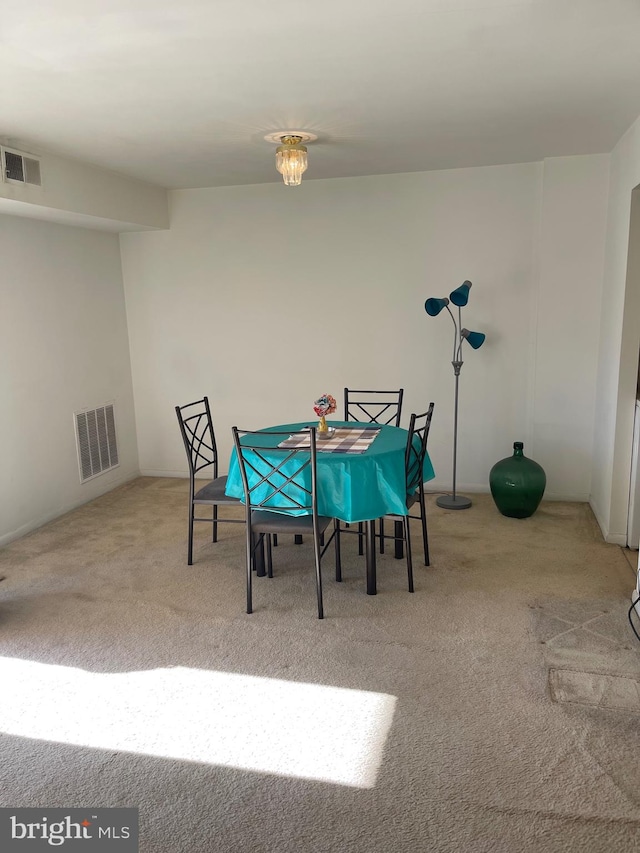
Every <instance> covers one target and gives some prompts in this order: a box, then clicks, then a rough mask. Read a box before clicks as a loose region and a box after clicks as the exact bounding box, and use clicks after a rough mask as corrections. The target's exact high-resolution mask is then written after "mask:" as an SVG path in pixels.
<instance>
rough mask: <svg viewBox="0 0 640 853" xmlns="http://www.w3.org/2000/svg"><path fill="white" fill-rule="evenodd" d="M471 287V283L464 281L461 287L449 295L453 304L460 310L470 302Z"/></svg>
mask: <svg viewBox="0 0 640 853" xmlns="http://www.w3.org/2000/svg"><path fill="white" fill-rule="evenodd" d="M470 287H471V282H470V281H463V282H462V284H461V285H460V287H456V289H455V290H454V291H453V292H452V293H450V294H449V299H451V301H452V302H453V304H454V305H457V306H458V308H462V307H463V306H465V305H466V304H467V302H468V301H469V288H470Z"/></svg>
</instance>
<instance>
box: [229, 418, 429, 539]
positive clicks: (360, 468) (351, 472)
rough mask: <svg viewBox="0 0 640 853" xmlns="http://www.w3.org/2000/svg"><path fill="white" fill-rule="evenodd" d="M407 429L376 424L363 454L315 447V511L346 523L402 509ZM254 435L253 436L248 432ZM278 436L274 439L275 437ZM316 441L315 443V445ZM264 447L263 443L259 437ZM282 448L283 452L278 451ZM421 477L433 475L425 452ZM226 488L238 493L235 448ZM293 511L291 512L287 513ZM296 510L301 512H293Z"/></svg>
mask: <svg viewBox="0 0 640 853" xmlns="http://www.w3.org/2000/svg"><path fill="white" fill-rule="evenodd" d="M316 425H317V421H312V422H309V421H305V422H303V423H298V424H283V425H282V426H274V427H269V429H272V430H282V431H288V430H290V431H292V432H293V431H295V430H299V429H302V428H303V427H305V426H316ZM329 425H330V426H335V427H339V426H354V422H353V421H350V422H349V423H347V422H345V421H330V422H329ZM408 435H409V433H408V431H407V430H406V429H401V428H400V427H393V426H381V427H380V432H379V433H378V435H377V436H376V438H375V440H374V442H373V443H372V444H371V446H370V447H369V448H368V449H367V450H365V452H364V453H328V452H322V451H321V450H319V451H318V454H317V473H318V512H319V514H320V515H327V516H329V517H331V518H339V519H340V520H341V521H344V522H346V523H348V524H352V523H354V522H358V521H369V520H371V519H375V518H380V517H381V516H383V515H387V514H388V513H393V514H396V515H406V514H407V503H406V498H407V495H406V488H407V487H406V475H405V463H404V457H405V449H406V446H407V438H408ZM252 438H253V439H255V436H252ZM281 440H282V437H279V438H278V441H281ZM319 444H320V443H319V442H318V445H319ZM264 446H265V447H269V439H268V437H266V436H265V438H264ZM278 452H279V453H283V452H285V451H282V450H280V451H278ZM423 475H424V479H423V482H427V480H432V479H433V477H434V476H435V474H434V471H433V466H432V464H431V460H430V458H429V455H428V454H427V455H426V456H425V460H424V467H423ZM226 493H227V495H229V496H230V497H234V498H240V499H241V500H242V499H243V498H244V489H243V487H242V477H241V474H240V467H239V465H238V459H237V457H236V452H235V448H234V449H233V451H232V453H231V458H230V459H229V475H228V478H227V488H226ZM291 514H292V515H295V514H296V512H291ZM298 514H301V513H298Z"/></svg>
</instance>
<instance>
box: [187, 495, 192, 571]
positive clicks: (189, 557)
mask: <svg viewBox="0 0 640 853" xmlns="http://www.w3.org/2000/svg"><path fill="white" fill-rule="evenodd" d="M187 565H188V566H192V565H193V504H191V506H190V508H189V544H188V545H187Z"/></svg>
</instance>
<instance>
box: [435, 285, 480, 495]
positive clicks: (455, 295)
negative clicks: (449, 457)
mask: <svg viewBox="0 0 640 853" xmlns="http://www.w3.org/2000/svg"><path fill="white" fill-rule="evenodd" d="M470 289H471V282H470V281H463V282H462V284H461V285H460V287H457V288H456V289H455V290H454V291H452V292H451V293H450V294H449V297H450V299H451V302H452V303H453V304H454V305H455V306H456V307H457V309H458V322H456V318H455V317H454V316H453V314H452V313H451V309H450V308H449V299H447V298H446V297H443V298H442V299H438V298H433V297H432V298H430V299H427V301H426V302H425V303H424V310H425V311H426V312H427V314H428V315H429V316H430V317H437V316H438V314H439V313H440V312H441V311H442V309H443V308H446V309H447V311H448V313H449V316H450V317H451V322H452V323H453V357H452V359H451V364H452V365H453V374H454V376H455V395H454V405H453V490H452V494H450V495H440V497H438V498H436V504H437V505H438V506H440V507H443V509H468V508H469V507H470V506H471V500H470V498H467V497H464V495H457V494H456V468H457V464H458V383H459V381H460V371H461V370H462V364H463V362H462V343H463V341H465V340H466V341H467V342H468V343H469V345H470V346H471V347H472V348H473V349H479V348H480V347H481V346H482V344H483V343H484V340H485V335H484V333H483V332H470V331H469V329H463V328H462V306H463V305H466V304H467V302H468V300H469V290H470Z"/></svg>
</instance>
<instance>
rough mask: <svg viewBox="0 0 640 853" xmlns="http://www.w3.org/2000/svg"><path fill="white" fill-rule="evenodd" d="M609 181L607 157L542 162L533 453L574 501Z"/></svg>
mask: <svg viewBox="0 0 640 853" xmlns="http://www.w3.org/2000/svg"><path fill="white" fill-rule="evenodd" d="M608 182H609V157H608V156H607V155H595V156H589V157H558V158H551V159H548V160H545V161H544V167H543V173H542V186H541V189H542V194H541V210H540V244H539V260H538V269H539V281H538V285H537V287H536V289H535V297H534V298H535V302H536V305H535V311H536V315H537V318H536V324H535V325H536V333H535V353H534V357H533V366H534V378H533V406H532V420H531V423H530V430H531V433H532V442H531V450H532V455H533V457H534V458H536V459H538V460H539V461H540V462H541V464H542V465H543V466H544V467H545V470H546V473H547V494H548V495H562V496H563V497H565V498H567V499H570V500H586V497H587V496H588V495H589V493H590V490H591V464H592V456H593V442H594V420H595V417H596V401H595V396H596V395H595V385H596V382H595V377H596V375H597V366H598V341H599V335H600V305H601V299H602V272H603V266H604V246H605V229H606V212H607V209H606V198H607V193H608ZM525 453H526V447H525Z"/></svg>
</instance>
